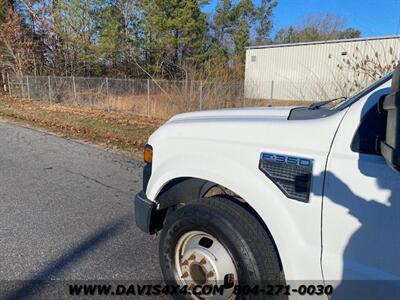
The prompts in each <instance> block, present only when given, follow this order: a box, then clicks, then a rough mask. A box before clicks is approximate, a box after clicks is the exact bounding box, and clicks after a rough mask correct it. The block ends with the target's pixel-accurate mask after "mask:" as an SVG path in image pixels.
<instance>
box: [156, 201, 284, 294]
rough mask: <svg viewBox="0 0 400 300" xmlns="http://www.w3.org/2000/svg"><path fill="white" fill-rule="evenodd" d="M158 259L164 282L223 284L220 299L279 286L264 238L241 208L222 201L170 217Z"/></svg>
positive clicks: (274, 256) (195, 203)
mask: <svg viewBox="0 0 400 300" xmlns="http://www.w3.org/2000/svg"><path fill="white" fill-rule="evenodd" d="M159 254H160V262H161V268H162V272H163V276H164V279H165V281H166V282H167V283H169V284H178V285H188V286H189V287H190V286H192V287H193V286H194V285H196V286H204V285H224V297H223V298H224V299H232V298H235V296H236V294H235V292H234V290H235V286H236V285H239V286H244V285H249V286H252V287H254V286H256V285H258V286H260V285H262V286H265V285H267V284H274V285H275V284H285V281H284V276H283V272H282V271H281V269H280V264H279V259H278V255H277V253H276V250H275V247H274V244H273V242H272V240H271V238H270V237H269V235H268V233H267V232H266V231H265V230H264V228H263V227H262V226H261V225H260V223H259V222H258V221H257V219H256V218H255V217H254V216H253V215H251V214H250V213H249V212H248V211H247V210H246V209H244V208H243V207H242V206H241V205H239V204H237V203H235V202H233V201H231V200H228V199H225V198H223V197H212V198H203V199H199V200H196V201H193V202H190V203H189V204H187V205H185V206H183V207H181V208H179V209H178V210H176V211H174V212H172V213H171V214H170V215H169V216H168V218H167V220H166V222H165V225H164V228H163V231H162V233H161V238H160V248H159ZM189 289H190V288H189ZM242 296H244V295H242ZM194 298H196V297H194ZM199 298H207V299H213V298H218V299H221V296H219V297H212V296H211V295H210V296H201V297H199ZM237 298H249V299H250V298H251V299H253V298H260V299H266V295H256V294H248V295H246V297H237ZM274 299H276V298H274ZM279 299H282V298H279Z"/></svg>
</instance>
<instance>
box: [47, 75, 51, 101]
mask: <svg viewBox="0 0 400 300" xmlns="http://www.w3.org/2000/svg"><path fill="white" fill-rule="evenodd" d="M47 81H48V84H49V102H50V104H51V79H50V76H47Z"/></svg>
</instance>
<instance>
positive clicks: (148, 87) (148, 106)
mask: <svg viewBox="0 0 400 300" xmlns="http://www.w3.org/2000/svg"><path fill="white" fill-rule="evenodd" d="M147 116H148V117H150V79H147Z"/></svg>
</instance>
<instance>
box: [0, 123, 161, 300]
mask: <svg viewBox="0 0 400 300" xmlns="http://www.w3.org/2000/svg"><path fill="white" fill-rule="evenodd" d="M0 166H1V168H0V281H1V282H2V285H3V287H2V292H1V295H3V296H4V295H6V294H7V297H8V298H14V296H18V295H28V294H29V293H30V292H32V295H33V293H35V295H36V296H38V295H41V294H40V293H42V292H43V290H45V289H46V286H45V284H43V282H42V281H45V282H46V281H48V280H53V279H57V280H71V281H79V280H106V281H111V280H128V281H132V282H138V281H149V280H159V279H160V278H161V275H160V274H161V273H160V269H159V263H158V251H157V245H158V241H157V239H156V238H154V237H150V236H147V235H145V234H144V233H142V232H140V231H139V229H137V228H136V227H135V220H134V215H133V208H134V204H133V201H132V199H133V196H134V194H135V193H136V192H138V191H139V190H140V186H141V176H142V175H141V172H142V170H141V167H142V164H141V162H140V161H137V160H134V159H130V158H126V157H124V156H120V155H117V154H113V153H109V152H106V151H104V150H102V149H100V148H98V147H96V146H92V145H86V144H83V143H80V142H77V141H71V140H67V139H63V138H61V137H58V136H55V135H51V134H47V133H45V132H40V131H37V130H34V129H29V128H24V127H21V126H17V125H14V124H10V123H6V122H0ZM38 280H39V281H40V282H38ZM4 282H8V283H10V282H13V284H14V285H13V287H12V288H5V286H6V285H5V283H4ZM33 287H35V289H36V290H38V292H36V291H35V292H33ZM0 288H1V287H0ZM1 295H0V296H1Z"/></svg>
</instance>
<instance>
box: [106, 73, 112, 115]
mask: <svg viewBox="0 0 400 300" xmlns="http://www.w3.org/2000/svg"><path fill="white" fill-rule="evenodd" d="M106 101H107V111H108V112H110V111H111V106H110V95H109V91H108V77H106Z"/></svg>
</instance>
